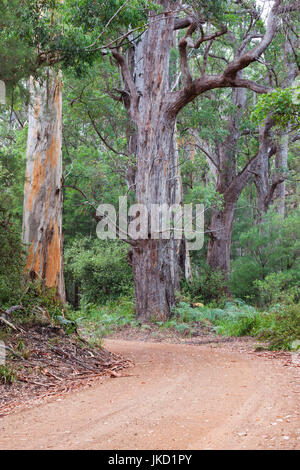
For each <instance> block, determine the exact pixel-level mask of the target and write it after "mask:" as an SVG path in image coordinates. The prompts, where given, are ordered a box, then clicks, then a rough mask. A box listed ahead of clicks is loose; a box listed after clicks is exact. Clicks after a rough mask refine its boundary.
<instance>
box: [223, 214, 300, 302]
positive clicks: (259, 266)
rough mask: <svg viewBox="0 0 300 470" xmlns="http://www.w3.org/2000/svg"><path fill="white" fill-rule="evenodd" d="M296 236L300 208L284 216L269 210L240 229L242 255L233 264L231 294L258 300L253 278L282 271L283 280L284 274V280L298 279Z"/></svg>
mask: <svg viewBox="0 0 300 470" xmlns="http://www.w3.org/2000/svg"><path fill="white" fill-rule="evenodd" d="M299 239H300V217H299V209H296V210H294V211H293V212H291V213H290V214H289V215H288V216H287V217H286V218H282V217H281V216H279V215H278V214H276V212H274V211H272V210H270V211H269V212H268V214H267V215H266V216H265V218H264V220H263V221H262V222H261V223H260V224H256V225H253V226H252V227H251V228H249V229H248V230H247V231H244V232H242V233H241V234H240V236H239V244H240V247H241V250H242V256H241V257H238V258H237V259H235V260H234V261H233V263H232V273H231V281H230V286H231V290H232V293H233V294H234V295H235V296H237V297H241V298H243V299H245V300H247V299H248V300H249V299H252V300H255V298H256V299H257V300H258V297H259V292H258V286H259V284H258V283H257V282H255V281H256V280H263V279H265V278H266V277H267V276H268V275H269V274H271V273H276V272H278V273H279V272H281V273H284V272H286V275H283V274H281V278H282V279H283V277H284V276H285V278H286V280H287V279H288V278H290V281H291V282H292V281H293V279H294V280H295V282H297V280H299V279H300V263H299V253H300V251H299V250H300V245H299ZM289 272H291V274H289ZM278 279H279V278H278ZM266 286H267V285H266ZM286 286H287V284H285V287H286ZM292 286H293V284H292ZM262 288H263V285H262ZM283 288H284V282H283Z"/></svg>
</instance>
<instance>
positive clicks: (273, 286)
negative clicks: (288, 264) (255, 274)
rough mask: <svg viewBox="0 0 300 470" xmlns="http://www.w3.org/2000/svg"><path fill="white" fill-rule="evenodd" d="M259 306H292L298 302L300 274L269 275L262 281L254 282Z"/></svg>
mask: <svg viewBox="0 0 300 470" xmlns="http://www.w3.org/2000/svg"><path fill="white" fill-rule="evenodd" d="M254 285H255V286H257V288H258V291H259V296H260V304H261V305H272V304H276V303H279V302H281V303H284V304H293V303H297V302H299V300H300V287H299V286H300V272H299V271H296V270H290V271H284V272H279V273H272V274H269V275H268V276H267V277H266V278H265V279H264V280H262V281H261V280H256V281H255V282H254Z"/></svg>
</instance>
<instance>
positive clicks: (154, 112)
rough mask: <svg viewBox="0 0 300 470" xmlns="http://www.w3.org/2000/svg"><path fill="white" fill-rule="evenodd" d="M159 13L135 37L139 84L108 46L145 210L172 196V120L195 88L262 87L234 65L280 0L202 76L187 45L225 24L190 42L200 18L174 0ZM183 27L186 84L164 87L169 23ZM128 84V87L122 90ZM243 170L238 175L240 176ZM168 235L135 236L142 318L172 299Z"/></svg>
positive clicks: (161, 314)
mask: <svg viewBox="0 0 300 470" xmlns="http://www.w3.org/2000/svg"><path fill="white" fill-rule="evenodd" d="M161 4H162V6H163V13H161V14H159V15H157V14H153V12H152V13H151V12H150V16H149V24H148V29H147V30H146V32H145V33H144V37H143V40H142V41H141V47H142V55H141V60H140V62H139V73H140V74H142V75H141V76H142V77H143V79H142V80H141V84H139V83H138V82H137V80H135V79H134V78H133V76H132V73H131V72H130V69H129V67H128V65H127V63H126V60H125V58H124V57H123V56H122V54H121V53H120V51H119V50H118V49H113V50H112V53H113V56H114V58H115V59H116V61H117V62H118V64H119V66H120V68H121V70H122V75H123V77H124V81H125V83H126V88H127V89H126V93H128V95H127V99H128V110H129V114H130V117H131V119H132V121H133V123H134V124H135V126H136V135H137V140H136V160H137V161H136V174H135V184H136V197H137V202H138V203H140V204H144V205H145V206H146V207H147V209H148V211H149V210H150V209H151V204H163V203H166V204H168V205H169V206H170V205H171V204H174V203H175V202H176V196H175V195H176V192H177V189H178V188H177V183H176V178H174V170H173V168H174V158H175V155H176V148H175V123H176V117H177V114H178V113H179V111H180V110H181V109H182V108H183V107H184V106H186V105H187V104H188V103H189V102H190V101H192V100H193V99H195V98H196V97H197V96H199V95H200V94H201V93H203V92H205V91H207V90H209V89H212V88H220V87H234V88H249V89H251V90H253V91H257V92H266V90H267V89H266V88H265V87H263V86H261V85H259V84H258V83H255V82H253V81H251V80H246V79H243V78H242V77H241V76H240V74H239V73H238V72H239V71H241V70H242V69H244V68H245V67H247V66H248V65H249V64H251V63H252V62H254V61H255V60H256V59H257V58H258V57H259V56H260V55H261V54H262V53H263V52H264V50H265V49H266V48H267V47H268V45H269V44H270V43H271V41H272V39H273V37H274V35H275V34H276V25H277V17H278V13H279V7H280V4H281V2H280V0H276V1H275V3H274V5H273V8H272V10H271V12H270V15H269V19H268V23H267V28H266V33H265V35H264V37H263V38H262V39H261V41H260V42H259V43H258V44H257V45H256V46H255V47H254V48H253V49H251V50H249V51H247V52H245V53H241V54H239V56H237V57H235V58H234V60H233V61H232V62H230V63H229V64H228V65H227V66H226V67H225V70H224V71H223V73H221V74H220V75H213V76H207V75H206V71H205V69H204V70H202V74H201V76H200V77H199V78H196V79H193V77H192V74H191V72H190V69H189V64H188V58H187V48H188V47H193V48H198V47H199V46H200V44H202V43H203V42H206V41H213V40H214V39H215V38H217V37H219V36H221V35H223V34H225V33H226V28H224V27H222V28H221V30H220V31H216V32H214V33H213V34H208V35H204V34H203V30H202V32H201V37H200V39H199V40H197V41H196V42H195V43H194V42H193V41H192V39H191V36H192V34H193V32H195V31H196V29H197V27H198V25H199V23H198V21H197V19H195V18H191V17H188V18H185V19H182V20H177V19H176V14H175V10H176V9H177V8H178V6H179V2H173V1H171V0H161ZM178 28H187V31H186V33H185V35H184V36H183V37H182V38H181V39H180V41H179V52H180V65H181V72H182V80H183V83H184V86H183V88H182V89H180V90H179V91H175V92H172V91H170V90H169V60H170V50H171V47H172V46H173V34H174V30H176V29H178ZM127 90H128V91H127ZM244 177H245V175H240V176H239V178H240V180H242V179H243V178H244ZM174 253H175V249H174V240H172V239H171V240H155V239H150V234H149V236H148V238H147V239H141V240H137V241H136V242H135V245H134V246H133V256H132V262H133V270H134V281H135V295H136V314H137V317H138V318H139V319H141V320H142V321H144V320H150V318H151V317H152V316H156V317H157V318H166V317H168V316H169V315H170V314H171V313H172V309H173V307H174V305H175V292H176V290H177V289H179V272H178V263H177V262H175V263H174V262H173V257H174Z"/></svg>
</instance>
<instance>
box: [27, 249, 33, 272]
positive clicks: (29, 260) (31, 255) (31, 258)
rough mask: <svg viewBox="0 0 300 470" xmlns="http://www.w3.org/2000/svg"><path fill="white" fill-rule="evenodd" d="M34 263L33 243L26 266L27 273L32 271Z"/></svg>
mask: <svg viewBox="0 0 300 470" xmlns="http://www.w3.org/2000/svg"><path fill="white" fill-rule="evenodd" d="M32 261H33V243H32V244H31V245H30V248H29V250H28V256H27V263H26V266H25V271H30V269H31V266H32Z"/></svg>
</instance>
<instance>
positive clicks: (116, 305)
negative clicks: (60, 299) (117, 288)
mask: <svg viewBox="0 0 300 470" xmlns="http://www.w3.org/2000/svg"><path fill="white" fill-rule="evenodd" d="M70 318H71V319H72V320H73V321H76V322H77V323H78V324H79V326H80V327H82V328H83V329H84V330H85V331H88V333H89V336H93V337H94V338H95V337H96V338H97V337H100V338H101V337H103V336H106V335H108V334H109V333H112V332H113V331H115V330H116V329H118V328H120V327H123V326H125V325H132V326H137V325H138V324H137V322H136V320H135V308H134V301H133V299H132V297H119V298H118V299H117V300H113V301H109V302H107V304H106V305H102V306H98V305H95V304H92V303H85V302H82V305H81V309H80V311H78V312H73V313H72V314H71V316H70Z"/></svg>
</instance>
